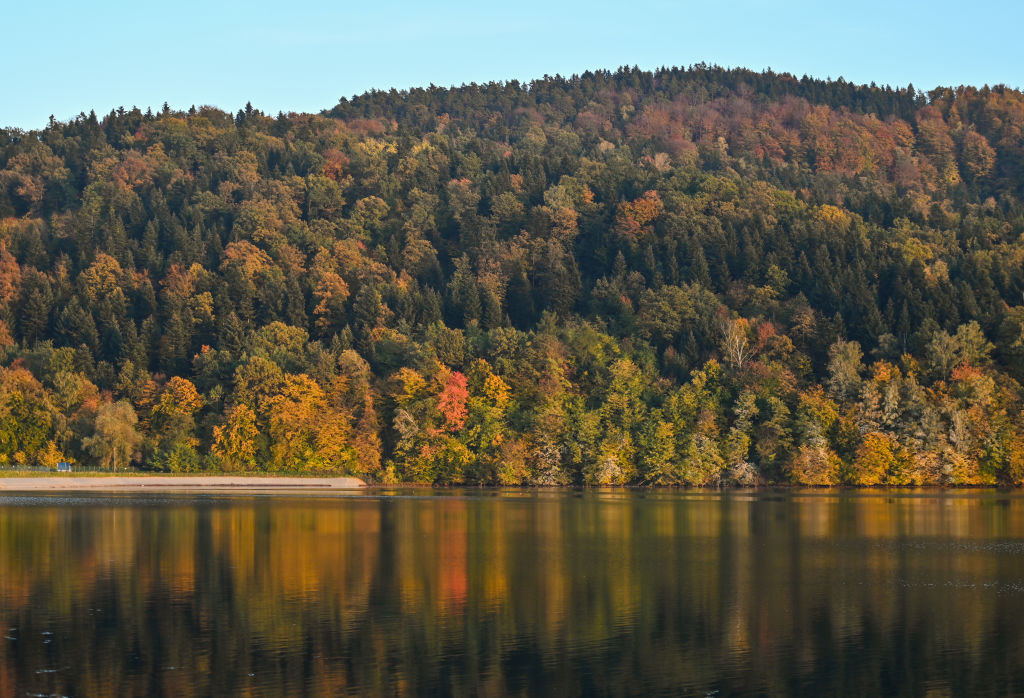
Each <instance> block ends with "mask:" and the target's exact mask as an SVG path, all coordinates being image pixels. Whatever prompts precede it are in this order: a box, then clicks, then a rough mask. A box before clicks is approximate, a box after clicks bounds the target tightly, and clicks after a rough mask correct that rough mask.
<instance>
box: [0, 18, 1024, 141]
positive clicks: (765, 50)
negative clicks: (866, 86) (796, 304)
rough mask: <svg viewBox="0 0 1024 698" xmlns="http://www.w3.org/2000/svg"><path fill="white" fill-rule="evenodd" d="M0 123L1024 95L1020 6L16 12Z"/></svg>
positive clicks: (1, 88) (0, 90) (5, 50)
mask: <svg viewBox="0 0 1024 698" xmlns="http://www.w3.org/2000/svg"><path fill="white" fill-rule="evenodd" d="M0 16H2V17H3V20H4V25H5V26H4V28H3V30H2V36H3V39H2V41H0V66H2V67H3V84H2V85H0V125H5V126H17V127H20V128H26V129H28V128H35V127H41V126H43V125H44V124H45V123H46V120H47V118H48V117H49V115H50V114H53V115H55V116H56V117H57V118H58V119H61V120H66V119H68V118H71V117H73V116H74V115H76V114H78V113H79V112H81V111H86V112H87V111H88V110H89V109H95V110H96V111H97V113H100V114H102V113H105V112H108V111H110V109H111V108H113V107H116V106H120V105H124V106H127V107H130V106H132V105H138V106H140V107H143V108H145V107H147V106H152V107H154V108H157V107H159V106H160V105H162V104H163V102H165V101H166V102H168V103H170V105H171V106H172V107H174V108H187V107H188V106H190V105H192V104H196V105H201V104H212V105H215V106H218V107H221V108H224V109H228V110H231V111H235V110H237V109H238V108H239V107H241V106H243V105H244V104H245V103H246V101H249V100H251V101H252V103H253V105H254V106H255V107H257V108H259V109H263V110H264V111H267V112H271V113H277V112H278V111H318V110H320V109H324V108H327V107H330V106H332V105H333V104H335V103H336V102H337V100H338V98H339V97H341V96H351V95H353V94H357V93H360V92H363V91H365V90H367V89H370V88H374V87H376V88H381V89H387V88H391V87H397V88H403V87H410V86H418V85H428V84H430V83H434V84H438V85H450V84H460V83H463V82H473V81H475V82H484V81H488V80H503V79H510V78H517V79H530V78H534V77H539V76H541V75H544V74H545V73H547V74H554V73H561V74H563V75H567V74H571V73H574V72H582V71H583V70H586V69H592V68H615V67H618V66H620V65H626V64H628V65H639V66H640V67H642V68H655V67H658V66H661V65H689V64H692V63H698V62H701V61H703V62H707V63H717V64H720V65H725V66H742V67H749V68H753V69H757V70H760V69H763V68H766V67H771V68H773V69H775V70H779V71H787V72H792V73H796V74H797V75H803V74H809V75H813V76H817V77H833V78H835V77H839V76H840V75H841V76H843V77H845V78H846V79H848V80H853V81H856V82H871V81H872V80H874V81H876V82H879V83H889V84H894V85H906V84H907V83H908V82H913V83H914V85H915V86H916V87H919V88H925V89H930V88H932V87H935V86H937V85H950V84H952V85H958V84H964V83H968V84H976V85H981V84H986V83H988V84H997V83H1005V84H1008V85H1011V86H1014V87H1021V86H1024V48H1022V46H1024V33H1022V32H1024V3H1022V2H1021V1H1020V0H974V1H973V2H963V0H960V1H957V2H952V1H949V0H931V1H930V2H925V1H923V0H922V1H917V2H908V1H906V0H888V1H883V0H858V1H857V2H852V1H841V0H792V1H787V0H775V1H771V2H770V1H767V0H717V1H716V0H702V1H701V2H694V1H691V0H680V1H677V2H670V1H668V0H633V1H632V2H629V1H628V0H623V1H622V2H615V3H611V2H604V1H602V0H588V1H583V0H570V1H559V0H548V1H546V2H545V1H540V0H511V1H509V2H492V1H489V0H478V1H474V2H469V1H465V0H458V1H455V2H434V3H429V2H415V3H414V2H396V1H395V0H363V1H361V2H358V3H355V2H348V1H347V0H335V1H334V2H331V1H329V0H317V1H313V2H303V1H301V0H293V1H292V2H283V1H281V0H277V1H276V2H263V1H262V0H250V1H247V2H239V1H237V0H230V1H227V2H219V1H218V0H206V1H205V2H196V1H194V0H178V1H177V2H159V3H148V2H138V0H132V1H131V2H128V1H127V0H105V1H104V0H100V1H99V2H91V3H90V2H82V1H81V0H76V1H75V2H67V1H66V0H56V1H55V2H49V3H42V2H33V1H32V0H12V1H11V2H10V3H9V4H8V5H7V7H5V9H4V10H3V12H2V13H0Z"/></svg>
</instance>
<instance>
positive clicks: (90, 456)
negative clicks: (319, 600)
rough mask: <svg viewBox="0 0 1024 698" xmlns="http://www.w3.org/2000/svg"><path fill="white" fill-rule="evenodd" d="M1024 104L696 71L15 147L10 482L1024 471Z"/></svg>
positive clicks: (11, 172)
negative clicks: (151, 476) (83, 475)
mask: <svg viewBox="0 0 1024 698" xmlns="http://www.w3.org/2000/svg"><path fill="white" fill-rule="evenodd" d="M1022 202H1024V95H1022V93H1021V92H1019V91H1016V90H1011V89H1009V88H1006V87H1002V86H998V87H994V88H989V87H985V88H980V89H979V88H973V87H960V88H956V89H950V88H942V89H936V90H933V91H931V92H928V93H921V92H917V91H916V90H914V88H913V87H908V88H906V89H894V88H890V87H878V86H875V85H871V86H859V85H853V84H850V83H847V82H844V81H842V80H840V81H820V80H812V79H809V78H803V79H798V78H795V77H793V76H790V75H779V74H774V73H770V72H766V73H754V72H750V71H744V70H725V69H721V68H717V67H708V66H695V67H693V68H690V69H674V68H673V69H663V70H660V71H657V72H653V73H651V72H644V71H640V70H637V69H620V70H619V71H617V72H595V73H586V74H584V75H581V76H574V77H572V78H561V77H551V78H544V79H542V80H537V81H534V82H532V83H529V84H521V83H516V82H509V83H490V84H486V85H468V86H463V87H460V88H451V89H447V88H438V87H430V88H428V89H418V90H412V91H407V92H398V91H391V92H372V93H368V94H365V95H361V96H358V97H354V98H352V99H344V100H342V101H341V102H340V103H339V104H338V105H337V106H336V107H334V108H333V109H331V110H328V111H326V112H324V113H322V114H280V115H278V116H277V117H272V116H268V115H265V114H263V113H261V112H259V111H258V110H255V109H253V108H252V107H251V106H248V105H247V106H246V108H245V109H243V110H241V111H239V112H238V113H237V114H235V115H231V114H228V113H225V112H222V111H219V110H216V109H213V108H208V107H204V108H200V109H195V108H193V109H190V110H189V111H188V112H175V111H172V110H170V109H168V108H166V107H165V108H164V109H163V110H162V111H161V112H160V113H152V112H148V111H147V112H145V113H144V112H142V111H140V110H138V109H132V110H124V109H120V110H117V111H114V112H111V113H110V114H108V115H107V116H105V117H103V118H98V117H97V116H96V115H95V114H89V115H85V114H83V115H81V116H80V117H79V118H77V119H74V120H72V121H71V122H69V123H61V122H57V121H53V120H51V123H50V124H49V125H48V126H47V127H46V128H44V129H41V130H39V131H32V132H27V133H26V132H22V131H19V130H14V129H7V130H2V131H0V466H3V467H18V466H24V465H52V464H55V463H56V462H58V461H60V460H72V461H76V462H79V463H82V464H93V465H102V466H104V467H108V468H123V467H126V466H127V465H129V464H130V463H137V464H139V466H140V467H143V468H152V469H160V470H173V471H195V470H204V469H213V470H227V471H238V470H272V471H310V472H313V471H315V472H348V473H353V474H358V475H362V476H365V477H368V478H370V479H372V480H374V481H417V482H436V483H477V482H481V483H504V484H525V483H544V484H548V483H550V484H558V483H582V482H586V483H644V484H698V485H704V484H715V483H721V482H736V483H744V484H750V483H757V482H798V483H808V484H836V483H856V484H914V483H941V484H988V483H1018V482H1021V481H1022V480H1024V419H1022V416H1024V415H1022V407H1024V404H1022V397H1024V393H1022V390H1021V386H1020V384H1019V383H1018V381H1019V380H1021V378H1022V377H1024V305H1022V304H1024V268H1022V267H1024V240H1022V238H1021V235H1022V233H1024V203H1022Z"/></svg>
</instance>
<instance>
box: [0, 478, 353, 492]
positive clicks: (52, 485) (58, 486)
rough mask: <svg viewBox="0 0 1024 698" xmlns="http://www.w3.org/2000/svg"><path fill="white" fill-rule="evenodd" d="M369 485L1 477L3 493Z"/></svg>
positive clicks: (275, 480)
mask: <svg viewBox="0 0 1024 698" xmlns="http://www.w3.org/2000/svg"><path fill="white" fill-rule="evenodd" d="M364 487H366V483H365V482H363V481H362V480H360V479H359V478H356V477H260V476H252V477H248V476H236V475H195V476H188V475H169V476H163V475H157V476H154V475H109V476H102V475H101V476H94V477H91V476H73V475H72V476H43V477H0V492H29V491H33V492H34V491H40V492H42V491H53V492H58V491H63V490H135V489H147V490H155V489H161V490H182V489H185V490H204V491H205V490H223V489H243V490H244V489H303V490H305V489H310V490H325V489H327V490H354V489H361V488H364Z"/></svg>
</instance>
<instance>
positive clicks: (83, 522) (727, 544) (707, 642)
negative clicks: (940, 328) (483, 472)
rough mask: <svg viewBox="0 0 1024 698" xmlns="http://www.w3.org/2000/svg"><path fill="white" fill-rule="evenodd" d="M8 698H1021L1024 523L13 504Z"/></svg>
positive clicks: (490, 503)
mask: <svg viewBox="0 0 1024 698" xmlns="http://www.w3.org/2000/svg"><path fill="white" fill-rule="evenodd" d="M0 633H2V635H3V637H2V639H0V695H2V696H7V695H29V694H60V695H83V696H95V695H171V696H188V695H230V694H256V695H302V694H306V695H338V694H349V693H351V694H385V695H395V694H419V695H422V694H456V695H466V694H470V695H503V694H513V695H531V696H532V695H559V696H562V695H568V696H572V695H581V694H587V695H601V694H645V695H650V694H672V695H679V694H682V695H697V696H707V695H715V696H726V695H740V694H749V695H787V694H792V695H798V694H799V695H813V696H821V695H856V696H861V695H922V696H923V695H929V696H942V695H971V696H977V695H988V694H992V695H1008V694H1014V693H1016V694H1021V693H1024V497H1022V496H1019V495H1006V494H1000V493H996V492H984V493H974V492H972V493H953V494H936V493H916V494H899V495H894V494H888V493H868V494H858V493H841V494H835V493H832V494H828V493H776V492H765V493H755V494H751V493H734V494H724V495H719V494H705V493H654V494H652V493H602V492H587V493H578V492H554V493H552V492H540V493H538V492H525V493H524V492H504V493H495V492H482V493H475V492H474V493H447V492H446V493H439V494H434V493H431V492H426V493H414V494H410V493H398V494H393V495H389V494H387V493H379V494H371V495H358V496H333V497H326V496H324V497H306V496H296V495H276V496H275V495H259V496H240V495H235V496H195V495H180V496H175V495H166V496H163V495H148V496H146V497H142V496H137V495H132V496H119V495H74V496H72V497H67V496H6V497H2V498H0Z"/></svg>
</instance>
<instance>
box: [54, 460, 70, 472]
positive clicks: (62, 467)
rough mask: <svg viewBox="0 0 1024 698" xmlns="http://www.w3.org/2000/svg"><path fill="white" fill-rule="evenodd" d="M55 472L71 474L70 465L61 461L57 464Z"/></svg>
mask: <svg viewBox="0 0 1024 698" xmlns="http://www.w3.org/2000/svg"><path fill="white" fill-rule="evenodd" d="M57 472H58V473H70V472H71V464H70V463H68V462H66V461H61V462H60V463H58V464H57Z"/></svg>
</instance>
